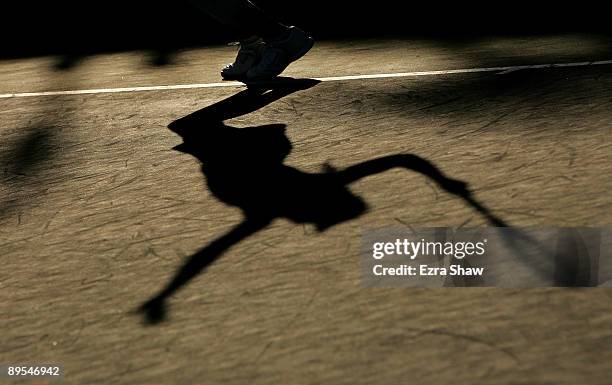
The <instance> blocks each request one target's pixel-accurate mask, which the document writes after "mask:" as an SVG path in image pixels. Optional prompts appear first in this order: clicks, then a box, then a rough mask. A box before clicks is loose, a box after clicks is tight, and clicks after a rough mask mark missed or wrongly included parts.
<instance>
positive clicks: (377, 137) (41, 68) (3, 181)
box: [0, 35, 612, 385]
mask: <svg viewBox="0 0 612 385" xmlns="http://www.w3.org/2000/svg"><path fill="white" fill-rule="evenodd" d="M611 43H612V42H610V41H606V40H605V39H603V38H600V37H597V36H580V35H567V36H553V37H542V38H487V39H479V40H469V41H461V42H453V43H445V42H444V41H435V40H413V41H408V40H406V41H400V40H387V41H374V40H372V41H357V42H354V41H350V42H349V41H346V42H324V43H321V44H318V45H317V46H316V47H315V48H314V49H313V51H311V53H309V54H308V55H307V56H306V57H305V58H304V59H303V60H301V61H300V62H298V63H295V64H294V65H293V66H292V67H290V69H289V70H288V71H287V73H286V75H287V76H292V77H296V78H301V77H322V76H343V75H355V74H369V73H391V72H407V71H430V70H447V69H457V68H476V67H490V66H507V65H526V64H545V63H563V62H574V61H594V60H609V59H612V50H611V49H610V48H611V47H612V45H611ZM233 53H234V48H233V47H213V48H205V49H198V50H191V51H185V52H181V53H179V54H178V55H177V56H176V57H174V58H173V64H171V65H169V66H165V67H160V68H152V67H150V66H148V64H147V63H148V62H147V58H146V56H145V55H144V54H143V53H139V52H134V53H119V54H113V55H101V56H97V57H90V58H86V59H84V60H83V61H82V62H81V63H79V65H77V66H76V67H75V68H73V69H71V70H69V71H57V70H54V69H53V64H54V63H55V61H56V60H57V59H55V58H35V59H28V60H15V61H4V62H0V93H3V94H4V93H16V92H39V91H51V90H64V89H89V88H109V87H110V88H113V87H129V86H149V85H168V84H185V83H207V82H218V81H219V79H218V75H217V71H218V68H219V67H220V66H221V65H222V64H224V63H225V62H227V61H228V60H230V59H231V58H232V55H233ZM239 91H240V89H239V88H219V89H202V90H179V91H154V92H138V93H118V94H97V95H78V96H53V97H33V98H7V99H2V100H0V139H1V143H2V144H1V145H0V166H1V169H0V172H1V174H0V262H1V263H2V269H1V270H0V292H1V293H2V297H1V298H2V300H1V301H0V314H2V316H1V317H0V330H2V333H1V334H0V363H7V364H8V363H48V362H53V363H59V364H62V365H63V366H64V367H65V370H66V375H65V377H64V379H63V380H62V383H67V384H102V383H113V384H203V383H204V384H242V383H249V384H275V383H278V384H371V383H380V384H441V383H452V384H530V385H532V384H609V383H610V378H612V364H611V362H612V291H610V289H529V290H502V289H474V288H473V289H400V288H396V289H366V288H363V287H362V286H361V283H360V268H359V257H358V250H359V246H360V237H361V234H362V233H363V232H364V231H366V230H368V229H372V228H378V227H385V226H413V227H429V226H468V227H469V226H483V225H486V221H485V219H484V218H482V217H481V216H480V215H479V214H478V213H476V212H474V211H473V210H472V209H471V208H470V207H468V206H467V205H466V204H465V203H464V202H462V201H461V200H460V199H457V198H455V197H453V196H450V195H448V194H446V193H444V192H443V191H440V190H439V188H438V187H436V186H435V185H434V184H433V183H432V182H431V181H430V180H428V179H427V178H425V177H423V176H421V175H418V174H415V173H411V172H407V171H405V170H404V171H403V170H392V171H388V172H384V173H380V174H376V175H372V176H369V177H367V178H365V179H362V180H360V181H358V182H356V183H354V184H352V185H351V191H352V192H353V193H354V194H356V195H358V196H360V197H362V198H363V199H364V200H365V201H366V202H367V203H368V205H369V207H370V210H369V211H368V212H367V213H365V214H364V215H362V216H360V217H359V218H357V219H354V220H351V221H348V222H344V223H341V224H339V225H337V226H335V227H332V228H331V229H329V230H327V231H326V232H323V233H317V232H316V231H315V229H314V228H312V227H310V226H308V225H305V226H303V225H295V224H293V223H290V222H288V221H285V220H277V221H275V222H273V223H272V224H271V225H270V226H269V227H268V228H266V229H265V230H263V231H261V232H259V233H257V234H256V235H254V236H252V237H250V238H248V239H247V240H245V241H243V242H241V243H239V244H237V245H235V246H234V247H233V248H232V249H231V250H230V251H228V252H227V253H226V254H225V255H224V256H223V257H222V258H221V259H220V260H219V261H218V262H217V263H215V264H214V265H213V266H212V267H211V268H210V269H208V270H207V271H206V272H205V273H204V274H202V275H200V276H199V277H198V278H197V279H196V280H195V281H193V282H192V283H191V284H190V285H189V286H188V287H186V288H185V289H184V290H183V291H181V292H179V293H178V294H177V295H176V296H175V297H174V298H173V300H172V302H171V307H170V313H169V315H170V317H169V320H168V321H167V322H166V323H164V324H161V325H159V326H154V327H145V326H143V325H142V323H141V318H140V317H139V316H136V315H134V314H131V313H130V312H131V311H132V310H133V309H134V308H136V307H137V306H138V305H139V304H140V303H141V302H142V301H144V300H145V299H147V298H148V297H149V296H150V295H152V294H153V293H155V292H156V291H157V290H158V289H159V288H160V287H161V286H162V285H163V284H164V283H165V282H166V280H167V279H168V278H169V277H170V276H171V275H172V273H173V272H174V271H175V269H176V268H177V267H178V266H180V265H181V262H182V261H183V260H184V258H186V257H187V256H189V255H191V254H192V253H194V252H195V251H196V250H198V249H199V248H201V247H203V246H205V245H207V244H208V243H209V242H210V241H212V240H214V239H215V238H217V237H218V236H220V235H222V234H223V233H224V232H226V231H227V230H228V229H230V228H231V227H232V226H233V225H235V224H236V223H238V222H239V221H240V220H241V213H240V211H239V210H238V209H236V208H234V207H229V206H227V205H225V204H223V203H221V202H219V201H218V200H217V199H215V197H214V196H213V195H212V194H211V193H210V192H209V191H208V190H207V188H206V184H205V181H204V177H203V175H202V173H201V172H200V167H199V164H198V162H197V161H196V160H195V159H194V158H192V157H191V156H189V155H186V154H182V153H179V152H176V151H173V150H172V147H174V146H175V145H177V144H179V143H180V142H181V140H180V138H179V137H178V136H177V135H176V134H174V133H173V132H171V131H170V130H168V128H167V126H168V124H169V123H171V122H172V121H174V120H176V119H178V118H180V117H183V116H185V115H187V114H189V113H192V112H194V111H197V110H199V109H201V108H203V107H206V106H207V105H210V104H213V103H215V102H217V101H220V100H222V99H224V98H227V97H229V96H231V95H234V94H235V93H237V92H239ZM611 105H612V66H598V67H580V68H557V69H543V70H525V71H515V72H510V73H505V74H498V73H484V74H455V75H441V76H428V77H419V78H399V79H379V80H351V81H339V82H329V83H321V84H318V85H316V86H314V87H312V88H310V89H307V90H302V91H297V92H294V93H292V94H290V95H288V96H286V97H284V98H282V99H280V100H278V101H276V102H274V103H272V104H270V105H267V106H265V107H263V108H262V109H260V110H258V111H256V112H253V113H251V114H247V115H244V116H240V117H238V118H236V119H233V120H231V121H229V122H227V124H228V125H231V126H234V127H248V126H259V125H264V124H272V123H282V124H286V125H287V128H286V135H287V137H288V139H289V140H290V141H291V144H292V147H293V148H292V152H291V154H290V155H289V156H288V158H287V160H286V163H287V164H289V165H291V166H294V167H297V168H299V169H301V170H304V171H309V172H320V171H321V170H322V168H323V165H324V164H325V163H326V162H327V163H330V164H331V165H333V166H334V167H338V168H342V167H346V166H349V165H352V164H355V163H358V162H362V161H366V160H369V159H372V158H376V157H380V156H384V155H391V154H398V153H409V154H415V155H419V156H421V157H423V158H425V159H427V160H428V161H429V162H431V163H433V164H435V165H436V166H438V167H439V168H441V169H442V170H443V171H444V172H445V173H446V174H448V176H450V177H453V178H456V179H461V180H464V181H466V182H468V183H469V185H470V186H471V188H472V190H473V191H474V193H475V196H476V198H477V199H478V201H479V202H481V203H482V204H484V205H486V206H487V207H488V208H489V209H491V211H492V212H493V213H494V214H495V215H497V216H498V217H500V218H502V219H503V220H504V221H506V222H508V223H509V224H512V225H521V226H531V225H534V226H581V225H586V226H610V224H611V223H612V195H611V194H610V190H612V166H611V162H610V160H611V155H612V137H611V134H612V112H611V108H610V107H611ZM220 145H223V146H226V147H227V151H231V150H232V148H231V147H232V146H231V143H221V144H220ZM264 150H265V148H262V151H264ZM295 204H296V205H299V204H300V202H298V201H296V202H295ZM0 381H3V383H4V382H8V383H10V381H8V380H0ZM31 383H35V382H34V381H31ZM36 383H44V381H37V382H36Z"/></svg>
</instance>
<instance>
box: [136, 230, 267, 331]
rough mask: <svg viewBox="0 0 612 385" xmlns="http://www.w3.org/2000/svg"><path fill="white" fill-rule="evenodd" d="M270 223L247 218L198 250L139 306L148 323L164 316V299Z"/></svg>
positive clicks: (159, 320) (155, 321)
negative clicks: (161, 287) (166, 282)
mask: <svg viewBox="0 0 612 385" xmlns="http://www.w3.org/2000/svg"><path fill="white" fill-rule="evenodd" d="M269 223H270V220H268V219H250V218H247V219H245V220H244V221H243V222H241V223H240V224H238V225H237V226H236V227H234V228H233V229H232V230H230V231H229V232H228V233H227V234H225V235H223V236H221V237H219V238H217V239H216V240H214V241H213V242H211V243H210V244H209V245H208V246H206V247H205V248H203V249H202V250H200V251H198V252H197V253H195V254H194V255H192V256H191V257H189V259H188V260H187V262H186V263H185V264H184V265H183V266H182V267H181V268H180V269H179V271H178V272H177V273H176V274H175V276H174V278H172V280H171V281H170V282H169V283H168V284H167V285H166V287H165V288H164V289H163V290H162V291H161V292H160V293H159V294H157V295H156V296H154V297H152V298H151V299H149V300H148V301H147V302H145V303H144V304H143V305H142V306H140V308H139V312H140V313H142V314H143V315H144V317H145V322H146V323H148V324H156V323H159V322H161V321H163V320H164V319H165V318H166V300H167V298H168V297H170V296H171V295H172V294H174V293H175V292H176V291H177V290H179V289H180V288H181V287H183V286H185V285H186V284H187V283H188V282H189V281H190V280H192V279H193V278H194V277H196V276H197V275H198V274H199V273H201V272H202V271H203V270H204V269H205V268H206V267H208V266H209V265H210V264H212V263H213V262H214V261H215V260H216V259H217V258H219V257H220V256H221V254H223V253H224V252H225V251H226V250H228V249H229V248H230V247H232V246H233V245H235V244H237V243H239V242H240V241H242V240H243V239H245V238H247V237H248V236H250V235H252V234H255V233H256V232H257V231H259V230H262V229H263V228H265V227H266V226H267V225H268V224H269Z"/></svg>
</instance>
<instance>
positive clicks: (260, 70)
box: [246, 27, 314, 80]
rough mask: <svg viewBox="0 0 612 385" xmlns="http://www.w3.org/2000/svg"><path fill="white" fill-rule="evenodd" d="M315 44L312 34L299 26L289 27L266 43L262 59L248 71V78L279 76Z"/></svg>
mask: <svg viewBox="0 0 612 385" xmlns="http://www.w3.org/2000/svg"><path fill="white" fill-rule="evenodd" d="M313 45H314V39H313V38H312V36H310V35H309V34H307V33H306V32H304V31H302V30H301V29H299V28H297V27H289V28H288V30H287V34H286V35H285V36H283V37H282V38H280V39H279V40H271V41H268V42H266V43H265V44H264V49H263V52H262V54H261V59H260V60H259V61H258V62H257V64H255V65H254V66H252V67H251V68H250V69H249V70H248V71H247V73H246V77H247V79H251V80H255V79H269V78H273V77H275V76H278V75H280V74H281V72H283V71H284V70H285V68H287V66H289V64H291V63H292V62H294V61H296V60H298V59H299V58H301V57H302V56H304V55H306V53H307V52H308V51H310V49H311V48H312V46H313Z"/></svg>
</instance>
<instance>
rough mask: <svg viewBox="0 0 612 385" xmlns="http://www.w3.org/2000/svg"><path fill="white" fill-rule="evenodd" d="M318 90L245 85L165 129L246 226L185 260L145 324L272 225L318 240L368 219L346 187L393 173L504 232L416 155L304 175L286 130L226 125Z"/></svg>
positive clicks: (146, 309) (300, 83) (295, 83)
mask: <svg viewBox="0 0 612 385" xmlns="http://www.w3.org/2000/svg"><path fill="white" fill-rule="evenodd" d="M317 83H318V82H317V81H315V80H310V79H301V80H297V79H290V78H285V79H278V80H275V81H273V82H270V83H268V84H261V83H260V84H257V85H251V86H250V87H248V88H247V89H246V90H244V91H241V92H239V93H237V94H235V95H233V96H231V97H229V98H227V99H225V100H222V101H220V102H217V103H215V104H213V105H210V106H208V107H205V108H203V109H201V110H199V111H196V112H194V113H192V114H190V115H187V116H185V117H183V118H181V119H178V120H176V121H174V122H172V123H171V124H170V125H169V128H170V129H171V130H172V131H174V132H175V133H177V134H178V135H180V136H181V137H182V139H183V143H182V144H180V145H178V146H176V147H175V149H176V150H178V151H181V152H184V153H187V154H190V155H192V156H194V157H196V158H197V159H198V160H199V161H200V162H201V165H202V174H203V175H204V176H205V179H206V182H207V185H208V188H209V189H210V191H211V192H212V194H213V195H214V196H215V197H216V198H217V199H219V200H221V201H222V202H225V203H227V204H228V205H232V206H236V207H239V208H240V209H241V210H242V212H243V214H244V219H243V220H242V222H240V223H239V224H237V225H236V226H235V227H234V228H232V229H231V230H230V231H229V232H227V233H226V234H224V235H222V236H220V237H219V238H217V239H215V240H214V241H212V242H211V243H210V244H209V245H207V246H205V247H204V248H203V249H201V250H200V251H198V252H196V253H195V254H193V255H192V256H191V257H189V258H188V259H187V261H186V262H185V264H184V265H183V266H182V267H181V268H180V269H179V270H178V272H177V273H176V274H175V276H174V277H173V278H172V279H171V280H170V282H169V283H168V284H167V285H166V286H165V287H164V288H163V289H162V290H161V291H160V292H159V294H157V295H155V296H154V297H152V298H151V299H150V300H148V301H147V302H146V303H144V304H143V305H142V306H141V307H140V311H141V312H142V313H143V314H144V316H145V319H146V321H147V322H148V323H156V322H159V321H162V320H163V319H164V318H165V313H166V311H165V309H166V306H165V305H166V301H167V299H168V298H169V297H170V296H171V295H172V294H173V293H175V292H176V291H177V290H178V289H180V288H181V287H183V286H185V285H186V284H187V283H188V282H189V281H190V280H191V279H193V278H194V277H195V276H197V275H198V274H199V273H200V272H202V271H203V270H204V269H205V268H206V267H207V266H209V265H210V264H211V263H213V262H214V261H215V260H216V259H217V258H219V257H220V256H221V255H222V254H223V253H224V252H225V251H227V250H228V249H229V248H230V247H232V246H233V245H235V244H237V243H239V242H241V241H242V240H244V239H245V238H247V237H249V236H251V235H253V234H255V233H256V232H258V231H260V230H262V229H264V228H265V227H266V226H267V225H268V224H270V223H271V222H272V221H273V220H275V219H277V218H285V219H288V220H290V221H292V222H294V223H299V224H306V223H307V224H313V225H314V226H315V227H316V229H317V230H318V231H320V232H322V231H325V230H326V229H328V228H330V227H331V226H334V225H336V224H339V223H342V222H344V221H348V220H351V219H354V218H357V217H359V216H360V215H361V214H363V213H364V212H366V211H367V204H366V203H365V202H364V200H363V199H362V198H360V197H358V196H356V195H354V194H353V193H351V192H350V191H349V190H348V188H347V186H348V185H350V184H351V183H353V182H355V181H358V180H360V179H362V178H364V177H367V176H369V175H373V174H378V173H381V172H384V171H387V170H389V169H392V168H403V169H406V170H411V171H415V172H418V173H420V174H423V175H425V176H427V177H429V178H430V179H432V180H433V181H434V182H436V183H437V184H438V185H439V186H440V187H441V188H442V189H443V190H445V191H447V192H449V193H451V194H454V195H456V196H460V197H462V198H463V199H464V200H465V201H466V202H467V203H468V204H470V205H471V206H472V207H473V208H475V209H476V210H477V211H480V212H481V213H482V214H483V215H485V216H486V217H487V218H488V219H489V221H490V222H491V223H493V224H494V225H498V226H504V225H505V224H504V223H503V221H501V220H500V219H498V218H496V217H495V216H494V215H493V214H491V213H490V212H489V211H488V210H487V209H486V208H485V207H484V206H482V205H480V204H479V203H478V202H476V200H474V199H473V198H472V196H471V194H470V192H469V190H468V189H467V185H466V183H464V182H462V181H459V180H455V179H452V178H449V177H447V176H445V175H444V174H443V173H442V172H441V171H440V170H439V169H438V168H437V167H436V166H435V165H434V164H432V163H431V162H429V161H428V160H426V159H423V158H421V157H419V156H417V155H413V154H396V155H390V156H384V157H381V158H376V159H372V160H368V161H366V162H363V163H359V164H356V165H353V166H350V167H347V168H345V169H341V170H339V169H334V168H333V167H331V166H330V165H325V170H324V172H321V173H309V172H304V171H301V170H299V169H297V168H294V167H291V166H288V165H286V164H284V163H283V162H284V160H285V158H286V157H287V155H288V154H289V153H290V152H291V149H292V145H291V142H290V141H289V139H288V138H287V136H286V135H285V125H284V124H268V125H262V126H255V127H246V128H236V127H232V126H230V125H226V124H225V123H224V121H225V120H228V119H232V118H235V117H238V116H241V115H245V114H248V113H250V112H253V111H256V110H258V109H260V108H262V107H264V106H266V105H268V104H270V103H272V102H274V101H276V100H278V99H280V98H282V97H284V96H287V95H289V94H291V93H293V92H296V91H299V90H304V89H307V88H310V87H312V86H314V85H315V84H317Z"/></svg>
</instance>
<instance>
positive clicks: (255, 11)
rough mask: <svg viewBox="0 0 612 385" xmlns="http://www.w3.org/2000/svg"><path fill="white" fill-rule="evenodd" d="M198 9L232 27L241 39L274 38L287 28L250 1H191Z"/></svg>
mask: <svg viewBox="0 0 612 385" xmlns="http://www.w3.org/2000/svg"><path fill="white" fill-rule="evenodd" d="M190 1H191V2H192V3H193V4H194V5H195V6H196V7H198V8H199V9H201V10H202V11H204V12H206V13H207V14H208V15H210V16H211V17H213V18H215V19H217V20H218V21H219V22H221V23H222V24H226V25H228V26H230V27H231V28H232V29H234V31H235V32H236V33H237V34H238V36H239V38H240V39H246V38H248V37H251V36H254V35H255V36H260V37H263V38H274V37H277V36H280V35H282V34H283V33H285V32H286V30H287V27H286V26H284V25H282V24H281V23H279V22H277V21H276V20H274V19H272V18H271V17H269V16H268V15H266V14H265V13H264V12H263V11H262V10H261V9H260V8H258V7H257V6H256V5H255V4H253V3H252V2H250V1H249V0H190Z"/></svg>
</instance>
